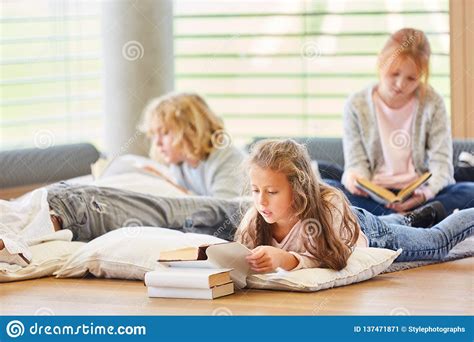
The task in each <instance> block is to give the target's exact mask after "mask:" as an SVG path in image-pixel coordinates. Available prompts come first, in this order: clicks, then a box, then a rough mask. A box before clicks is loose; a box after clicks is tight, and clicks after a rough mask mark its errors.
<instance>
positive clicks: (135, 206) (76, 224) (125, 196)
mask: <svg viewBox="0 0 474 342" xmlns="http://www.w3.org/2000/svg"><path fill="white" fill-rule="evenodd" d="M48 203H49V205H50V207H51V208H52V209H53V210H54V211H55V212H56V213H57V214H58V216H59V217H61V219H62V221H63V225H62V227H63V229H70V230H71V231H72V233H73V239H74V240H79V241H90V240H92V239H94V238H96V237H98V236H100V235H103V234H105V233H107V232H109V231H111V230H114V229H117V228H120V227H127V226H153V227H163V228H173V229H178V230H181V231H184V232H194V233H202V234H210V235H214V236H217V237H220V238H223V239H227V240H232V239H233V235H234V233H235V230H236V227H237V226H238V224H239V223H240V220H241V216H242V214H243V213H244V212H245V210H246V209H247V208H248V207H249V205H250V202H247V201H245V202H243V201H242V202H241V201H238V200H224V199H216V198H210V197H180V198H169V197H155V196H150V195H145V194H140V193H137V192H133V191H125V190H119V189H114V188H106V187H96V186H88V185H69V184H66V183H58V184H54V185H52V186H50V187H48Z"/></svg>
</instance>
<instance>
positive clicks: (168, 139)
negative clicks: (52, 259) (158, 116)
mask: <svg viewBox="0 0 474 342" xmlns="http://www.w3.org/2000/svg"><path fill="white" fill-rule="evenodd" d="M152 129H153V132H155V135H154V136H153V143H154V144H156V146H157V148H158V151H159V152H160V153H161V154H162V155H163V157H164V159H165V161H166V163H168V164H179V163H182V162H183V161H184V160H185V156H184V153H183V151H182V149H181V148H179V147H178V146H174V145H173V143H174V142H175V136H174V133H173V132H172V131H171V130H168V129H166V128H164V127H163V126H159V125H158V122H157V120H154V122H153V126H152Z"/></svg>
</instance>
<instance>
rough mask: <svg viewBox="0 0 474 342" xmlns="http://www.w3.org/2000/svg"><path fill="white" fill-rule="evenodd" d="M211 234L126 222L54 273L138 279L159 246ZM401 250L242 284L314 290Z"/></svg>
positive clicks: (369, 270)
mask: <svg viewBox="0 0 474 342" xmlns="http://www.w3.org/2000/svg"><path fill="white" fill-rule="evenodd" d="M224 241H225V240H222V239H219V238H216V237H214V236H211V235H204V234H191V233H186V234H185V233H182V232H179V231H177V230H172V229H166V228H155V227H126V228H120V229H117V230H114V231H112V232H109V233H107V234H105V235H102V236H100V237H98V238H96V239H94V240H92V241H91V242H89V243H88V244H86V245H84V246H83V247H82V248H80V249H79V250H77V251H76V252H75V253H74V254H73V255H72V256H71V257H70V259H69V260H68V261H67V262H66V263H65V264H64V265H63V267H62V268H61V269H60V270H59V271H57V272H56V273H55V275H57V277H61V278H66V277H82V276H84V275H85V274H87V272H90V273H92V274H93V275H95V276H96V277H103V278H119V279H139V280H143V279H144V277H145V273H146V272H148V271H152V270H154V269H156V268H157V267H160V266H159V264H158V263H157V262H156V260H157V259H158V258H159V254H160V251H164V250H169V249H175V248H183V247H189V246H199V245H202V244H212V243H219V242H224ZM400 253H401V250H398V251H392V250H389V249H382V248H360V247H357V248H355V250H354V252H353V253H352V255H351V256H350V258H349V260H348V263H347V266H346V267H345V268H344V269H343V270H341V271H334V270H329V269H324V268H312V269H302V270H297V271H292V272H286V271H279V272H277V273H269V274H254V275H250V276H248V277H247V286H248V287H251V288H258V289H272V290H291V291H303V292H309V291H319V290H322V289H327V288H331V287H336V286H343V285H348V284H352V283H357V282H360V281H363V280H367V279H370V278H372V277H375V276H376V275H378V274H379V273H381V272H383V271H384V270H385V269H386V268H387V267H389V266H390V265H391V264H392V262H393V261H394V260H395V259H396V257H397V256H398V255H399V254H400Z"/></svg>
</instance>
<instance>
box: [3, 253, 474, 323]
mask: <svg viewBox="0 0 474 342" xmlns="http://www.w3.org/2000/svg"><path fill="white" fill-rule="evenodd" d="M473 271H474V258H468V259H462V260H457V261H453V262H449V263H443V264H438V265H431V266H425V267H421V268H417V269H411V270H406V271H401V272H396V273H389V274H384V275H381V276H378V277H376V278H374V279H371V280H369V281H365V282H362V283H359V284H354V285H350V286H344V287H339V288H335V289H330V290H325V291H320V292H314V293H296V292H282V291H262V290H247V291H242V292H238V293H236V294H234V295H232V296H227V297H224V298H219V299H216V300H188V299H161V298H148V297H147V295H146V288H145V287H144V285H143V284H142V283H141V282H139V281H122V280H105V279H95V278H89V279H55V278H44V279H37V280H31V281H24V282H17V283H9V284H0V314H1V315H35V314H50V315H52V314H54V315H391V314H392V315H473V314H474V309H473V308H474V305H473V295H472V294H473V293H474V291H473V290H474V280H473V279H474V277H473V275H474V272H473Z"/></svg>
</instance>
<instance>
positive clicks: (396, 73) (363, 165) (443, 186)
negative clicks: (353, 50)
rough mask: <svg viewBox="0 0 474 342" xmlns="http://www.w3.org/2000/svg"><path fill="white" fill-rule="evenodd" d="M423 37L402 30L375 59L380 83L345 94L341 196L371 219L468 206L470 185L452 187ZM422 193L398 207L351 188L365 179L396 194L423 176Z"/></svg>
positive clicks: (442, 115) (445, 122)
mask: <svg viewBox="0 0 474 342" xmlns="http://www.w3.org/2000/svg"><path fill="white" fill-rule="evenodd" d="M430 55H431V48H430V43H429V41H428V39H427V37H426V35H425V34H424V33H423V32H422V31H420V30H416V29H411V28H404V29H401V30H399V31H397V32H395V33H394V34H392V35H391V36H390V38H389V39H388V40H387V43H386V44H385V46H384V47H383V48H382V50H381V51H380V54H379V56H378V72H379V81H378V82H377V83H375V84H370V85H369V86H367V87H365V88H364V89H362V90H360V91H358V92H356V93H355V94H352V95H351V96H350V97H349V99H348V100H347V102H346V105H345V107H344V134H343V147H344V161H345V164H344V168H345V171H344V174H343V176H342V183H341V182H338V181H333V180H328V184H330V185H333V186H335V187H338V188H340V189H342V190H343V191H344V192H345V194H346V196H347V198H348V199H349V201H350V203H351V204H352V205H354V206H357V207H360V208H364V209H366V210H368V211H370V212H371V213H373V214H376V215H386V214H390V213H394V212H398V213H402V212H407V211H410V210H413V209H415V208H417V207H419V206H421V205H423V204H424V203H427V204H429V203H433V202H441V204H442V206H443V207H444V208H445V209H446V212H447V214H451V213H452V212H453V211H454V210H455V209H467V208H472V207H473V206H474V195H473V194H474V183H473V182H462V183H455V181H454V177H453V175H454V171H453V144H452V139H451V132H450V122H449V118H448V115H447V113H446V107H445V104H444V100H443V97H442V96H441V95H440V94H438V93H437V92H436V91H435V89H433V88H432V87H431V86H430V84H429V74H430V69H429V64H430ZM427 171H429V172H431V174H432V176H431V178H430V179H429V180H428V182H427V184H426V185H425V186H422V187H420V188H419V189H417V190H416V191H415V193H414V194H413V196H411V197H410V198H409V199H407V200H406V201H405V202H403V203H394V204H387V205H386V206H384V205H381V204H379V203H378V202H376V201H374V200H373V199H371V198H369V197H368V195H367V193H366V192H364V191H363V190H361V189H359V188H358V187H357V182H356V180H357V178H365V179H367V180H370V181H371V182H372V183H375V184H377V185H379V186H381V187H384V188H386V189H391V190H393V191H395V192H398V191H399V190H400V189H402V188H404V187H405V186H407V185H408V184H410V183H411V182H413V181H414V180H416V179H417V178H418V177H419V176H420V175H421V174H423V173H425V172H427ZM442 218H443V217H440V219H442Z"/></svg>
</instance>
